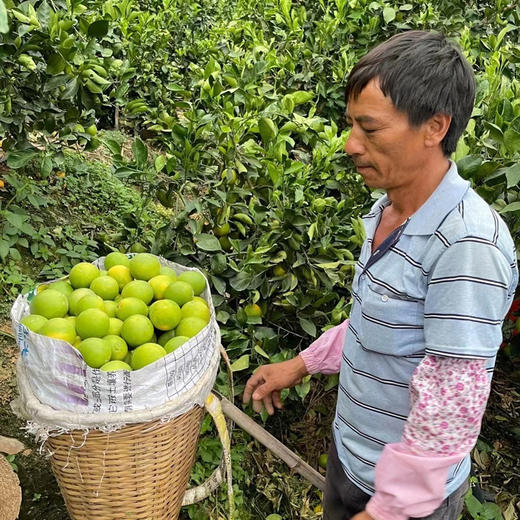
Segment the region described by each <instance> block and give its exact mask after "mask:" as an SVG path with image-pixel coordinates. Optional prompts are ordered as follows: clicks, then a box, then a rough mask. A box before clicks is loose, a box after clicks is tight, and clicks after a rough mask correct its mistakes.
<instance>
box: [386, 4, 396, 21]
mask: <svg viewBox="0 0 520 520" xmlns="http://www.w3.org/2000/svg"><path fill="white" fill-rule="evenodd" d="M395 16H396V13H395V9H394V8H393V7H385V8H384V9H383V19H384V20H385V22H386V23H387V24H388V23H390V22H393V21H394V20H395Z"/></svg>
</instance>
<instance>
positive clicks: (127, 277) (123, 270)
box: [108, 265, 132, 290]
mask: <svg viewBox="0 0 520 520" xmlns="http://www.w3.org/2000/svg"><path fill="white" fill-rule="evenodd" d="M108 276H111V277H112V278H113V279H114V280H115V281H116V282H117V284H118V285H119V290H121V289H122V288H123V287H124V286H125V285H126V284H127V283H129V282H131V281H132V275H131V273H130V269H129V268H128V267H127V266H126V265H114V266H112V267H111V268H110V269H109V270H108Z"/></svg>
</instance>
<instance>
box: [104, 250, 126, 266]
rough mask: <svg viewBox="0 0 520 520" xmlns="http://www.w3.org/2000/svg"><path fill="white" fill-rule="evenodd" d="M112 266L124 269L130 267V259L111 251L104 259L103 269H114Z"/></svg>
mask: <svg viewBox="0 0 520 520" xmlns="http://www.w3.org/2000/svg"><path fill="white" fill-rule="evenodd" d="M114 265H124V266H126V267H130V258H128V257H127V256H126V255H125V254H124V253H120V252H119V251H113V252H112V253H109V254H108V255H107V256H106V258H105V269H107V270H108V269H110V268H111V267H114Z"/></svg>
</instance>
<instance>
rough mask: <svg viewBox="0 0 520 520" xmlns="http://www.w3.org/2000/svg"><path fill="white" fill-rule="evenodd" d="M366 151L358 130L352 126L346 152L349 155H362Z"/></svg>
mask: <svg viewBox="0 0 520 520" xmlns="http://www.w3.org/2000/svg"><path fill="white" fill-rule="evenodd" d="M364 151H365V147H364V145H363V142H362V141H361V139H360V137H359V134H358V132H357V130H355V129H354V128H352V130H351V131H350V134H349V136H348V138H347V142H346V143H345V152H346V153H347V154H348V155H362V154H363V153H364Z"/></svg>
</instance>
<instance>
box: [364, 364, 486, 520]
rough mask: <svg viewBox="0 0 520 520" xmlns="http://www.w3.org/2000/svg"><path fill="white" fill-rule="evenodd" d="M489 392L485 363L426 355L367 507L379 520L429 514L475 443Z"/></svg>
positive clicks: (381, 460) (382, 458) (437, 503)
mask: <svg viewBox="0 0 520 520" xmlns="http://www.w3.org/2000/svg"><path fill="white" fill-rule="evenodd" d="M489 390H490V377H489V375H488V373H487V370H486V361H485V360H482V359H461V358H450V357H437V356H431V355H429V356H426V357H425V358H424V359H423V360H422V361H421V363H420V364H419V366H418V367H417V369H416V370H415V372H414V375H413V377H412V380H411V382H410V393H411V403H412V408H411V412H410V415H409V416H408V419H407V421H406V424H405V428H404V432H403V437H402V439H401V442H399V443H395V444H387V445H386V446H385V448H384V450H383V453H382V455H381V458H380V460H379V461H378V463H377V465H376V470H375V493H374V495H373V496H372V498H371V499H370V501H369V502H368V504H367V506H366V510H367V512H368V513H369V514H370V515H371V516H372V517H373V518H374V519H375V520H407V519H408V518H409V517H414V518H422V517H425V516H428V515H430V514H431V513H433V511H435V509H437V507H439V506H440V504H441V503H442V501H443V500H444V498H445V496H444V494H445V486H446V480H447V478H448V473H449V470H450V467H451V466H452V465H453V464H456V463H458V462H460V461H461V460H462V459H463V458H464V457H465V456H466V455H467V454H468V453H469V452H470V451H471V449H472V448H473V446H474V445H475V443H476V441H477V438H478V435H479V432H480V425H481V421H482V416H483V415H484V411H485V408H486V403H487V399H488V396H489Z"/></svg>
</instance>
